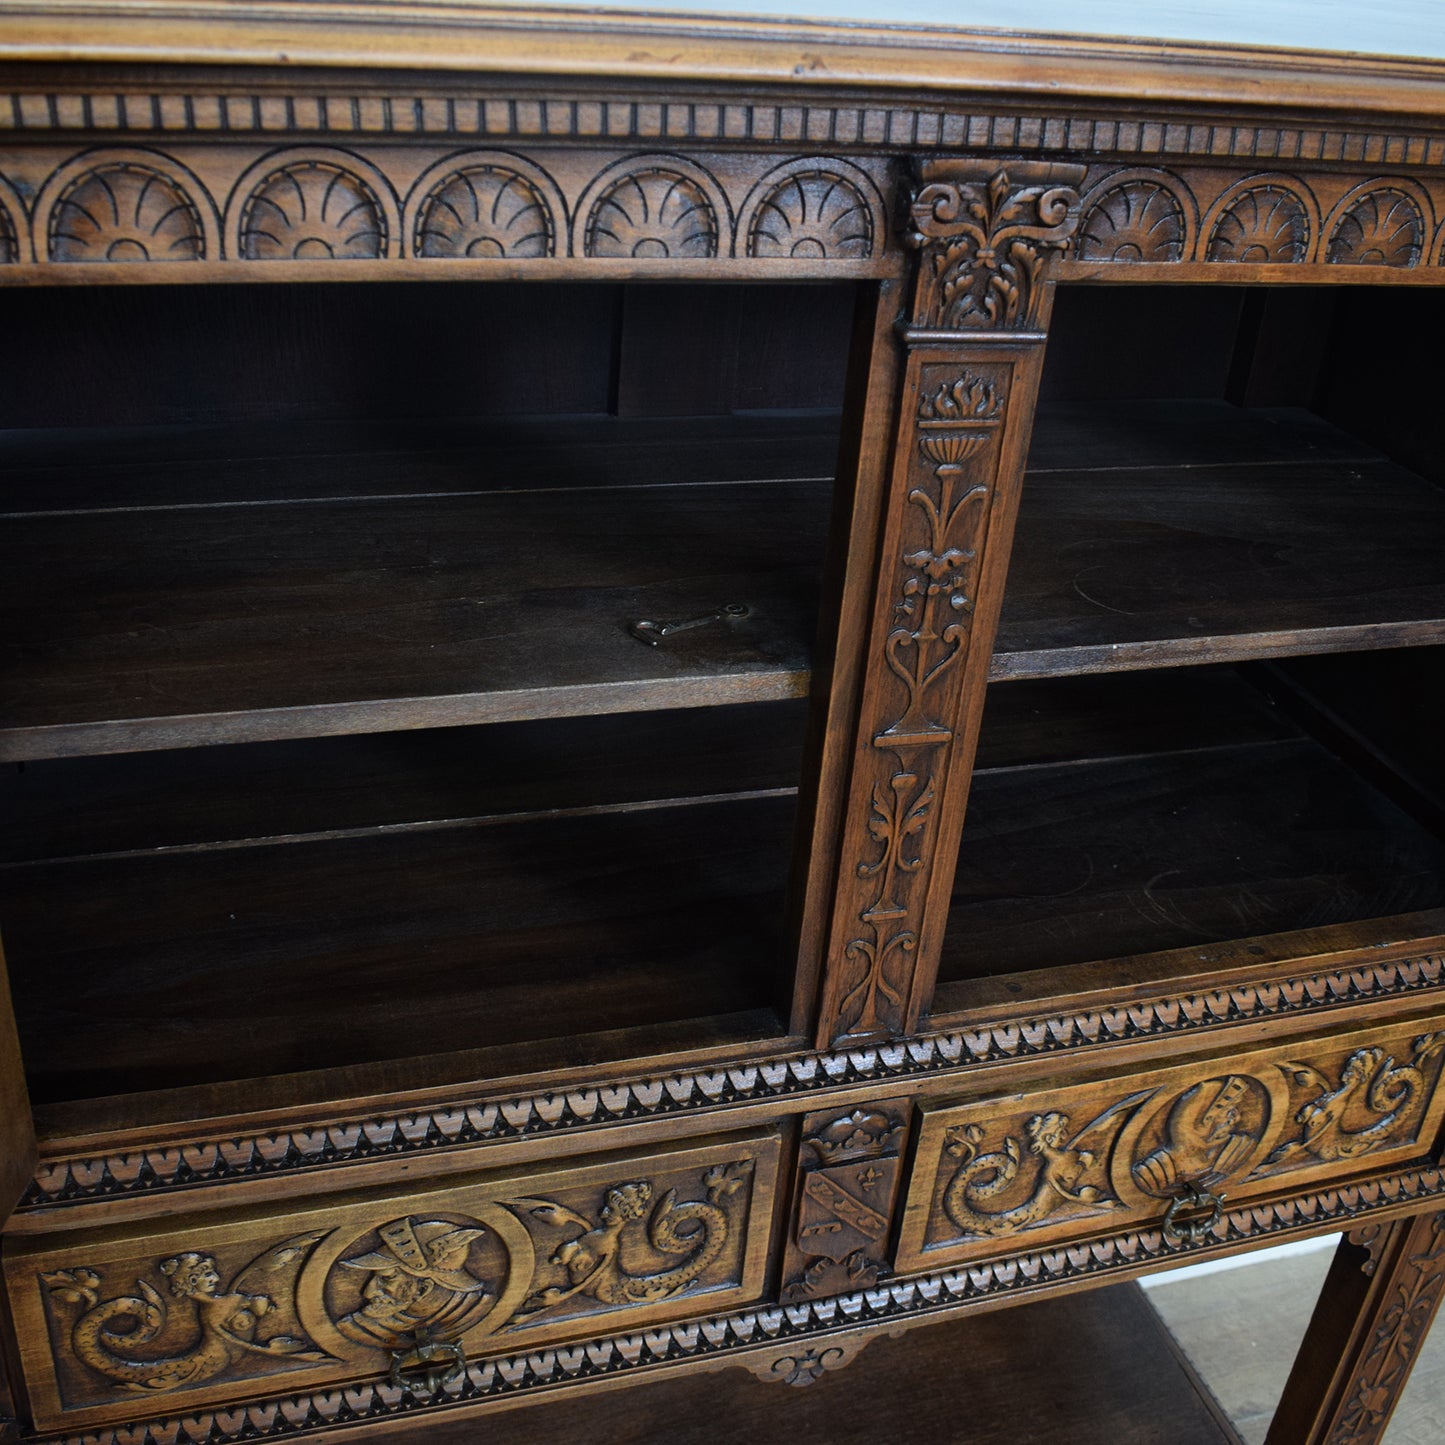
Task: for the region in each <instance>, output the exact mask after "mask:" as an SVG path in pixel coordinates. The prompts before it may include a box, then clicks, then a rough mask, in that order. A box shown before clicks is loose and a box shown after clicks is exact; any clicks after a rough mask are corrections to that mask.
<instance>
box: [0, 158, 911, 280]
mask: <svg viewBox="0 0 1445 1445" xmlns="http://www.w3.org/2000/svg"><path fill="white" fill-rule="evenodd" d="M418 151H420V154H418ZM704 159H707V160H709V161H710V163H711V166H712V168H711V169H710V168H709V165H708V164H705V163H704ZM775 160H776V158H775V157H774V156H771V155H767V154H762V153H753V152H742V153H736V152H735V153H731V154H729V155H728V156H726V157H721V158H715V157H709V158H695V157H689V156H683V155H678V154H675V153H672V152H664V151H656V152H653V151H649V152H642V153H637V154H623V155H620V156H619V155H618V153H617V152H616V150H612V151H599V152H598V153H597V154H595V155H591V154H587V153H584V154H583V155H582V156H580V157H579V156H571V157H566V158H565V159H564V160H562V161H561V162H560V163H559V162H558V161H556V160H553V159H550V158H549V156H548V154H547V153H542V154H540V155H539V157H536V158H534V157H532V156H523V155H520V154H517V153H515V152H513V151H510V150H496V149H472V150H461V151H452V152H450V153H448V154H446V155H441V156H439V155H438V154H437V153H436V151H434V150H431V149H430V148H428V149H426V150H420V148H418V149H417V150H408V149H406V148H399V147H395V146H390V147H388V146H376V147H368V148H367V149H366V150H365V151H364V152H362V151H358V150H353V149H349V148H345V147H340V146H321V145H303V146H281V147H274V148H271V149H268V150H265V151H260V150H257V149H256V148H254V147H252V146H249V145H248V146H246V147H245V148H241V147H236V148H235V149H233V150H232V151H231V152H230V153H229V154H228V155H218V153H217V152H215V151H214V150H212V151H209V152H204V153H203V152H197V151H194V150H193V149H192V148H190V147H188V146H187V145H186V144H185V143H184V142H181V143H179V144H177V145H176V146H175V147H174V152H173V153H172V152H171V151H161V150H159V149H155V150H152V149H143V148H136V147H123V146H114V147H98V148H90V149H87V150H85V151H82V152H79V153H77V154H75V155H71V156H66V157H65V158H64V159H63V160H61V161H60V162H59V163H58V164H57V163H55V162H53V161H52V160H51V159H50V157H49V152H48V151H44V152H37V154H36V155H35V156H34V157H31V156H27V155H25V154H23V153H22V154H19V155H16V156H14V158H13V159H12V160H11V162H10V169H11V170H12V171H13V172H14V176H13V179H12V178H7V177H6V176H4V175H0V227H3V226H4V224H5V221H4V218H5V217H6V216H8V218H9V220H10V221H11V222H12V229H13V231H14V235H15V246H14V248H13V249H15V250H16V251H17V253H18V254H17V255H16V256H15V257H14V258H13V259H16V260H20V261H23V262H30V263H34V262H35V261H36V260H37V258H39V260H40V261H41V262H43V263H46V264H55V265H60V264H65V263H66V262H69V261H74V260H81V259H86V260H93V259H103V260H111V261H125V262H130V263H131V264H139V265H144V264H149V263H151V262H154V261H156V260H159V259H162V258H163V253H162V251H161V250H160V248H157V247H151V248H150V250H151V253H152V254H146V253H145V252H144V251H143V250H142V248H141V247H140V246H139V245H136V244H133V243H132V244H129V245H125V246H118V247H110V246H108V245H107V246H106V247H100V245H99V241H98V240H97V239H96V238H97V235H98V234H99V232H100V230H101V227H99V226H98V225H97V224H96V223H95V219H94V218H90V217H82V221H83V229H84V230H85V232H86V234H85V236H84V237H82V238H81V240H79V241H76V242H74V244H72V245H71V246H70V248H69V249H70V250H71V251H72V252H79V250H80V249H81V246H82V243H85V244H88V245H89V247H90V250H91V251H92V252H94V253H95V254H91V255H81V254H68V255H67V254H59V253H56V252H55V251H54V248H53V247H52V246H51V244H50V242H51V233H52V232H53V231H54V230H55V218H56V215H57V207H60V206H64V205H65V204H66V198H67V196H68V195H69V193H70V192H71V191H72V190H73V189H74V187H75V186H76V185H80V184H84V182H85V179H86V177H88V176H91V175H94V174H97V173H104V172H106V171H110V172H113V173H114V174H116V175H119V176H121V177H122V178H123V179H125V180H126V181H127V183H128V187H129V188H128V190H127V195H129V194H130V193H132V192H137V191H138V190H139V186H138V185H137V184H136V183H135V182H136V178H137V177H139V178H140V182H141V183H142V184H143V182H144V179H145V177H144V175H143V174H142V172H144V173H153V174H154V176H155V178H156V180H157V182H158V183H159V184H160V186H161V187H162V188H165V189H168V190H169V191H171V192H174V196H173V200H174V202H175V204H174V205H173V206H171V207H169V208H167V207H165V206H157V204H156V199H155V192H154V189H152V191H150V192H145V193H143V201H144V204H145V206H146V208H147V216H146V219H147V220H150V219H151V218H152V217H151V213H152V212H155V214H156V215H158V216H160V217H161V219H162V221H163V222H164V223H165V225H166V226H167V227H168V228H169V229H168V232H167V235H166V236H165V237H163V238H162V239H164V240H165V241H166V242H168V243H172V242H175V240H176V238H175V237H174V236H172V235H171V234H170V232H171V231H176V230H177V228H178V227H179V228H180V229H182V230H183V229H184V223H186V220H187V217H191V218H193V219H192V221H191V228H192V230H193V231H194V233H195V236H196V238H197V239H196V242H195V244H194V245H192V246H191V247H190V248H189V252H188V253H187V254H188V255H190V256H192V257H195V258H197V259H205V260H207V261H223V262H227V263H233V264H234V263H240V264H242V265H245V266H247V267H250V266H252V265H254V264H255V263H257V262H261V261H271V260H285V261H292V262H294V261H323V262H324V261H341V260H356V259H362V260H370V261H373V262H375V261H391V262H401V261H406V262H412V263H415V262H418V261H420V262H427V261H430V260H433V259H438V258H441V259H446V260H450V261H457V260H463V261H471V262H475V263H477V264H478V265H480V266H485V265H486V264H487V262H488V261H489V260H499V259H507V260H510V261H516V260H525V261H532V262H537V261H547V260H557V259H562V258H568V259H572V260H583V259H591V258H594V257H595V258H597V259H601V260H618V259H623V260H638V261H643V262H647V261H653V262H655V261H666V260H671V259H682V260H688V261H693V262H697V261H715V262H719V263H721V262H727V263H734V264H735V263H737V262H739V261H741V262H742V263H744V264H745V265H746V264H747V263H749V262H753V261H756V262H758V263H760V264H770V265H773V264H776V263H778V262H782V263H784V264H786V263H787V262H788V260H789V259H792V260H795V261H796V262H797V264H799V265H800V266H809V265H811V266H815V267H816V266H817V265H818V263H820V262H825V263H826V262H834V263H839V264H845V265H852V266H855V267H857V266H862V267H864V268H865V274H874V273H876V272H878V271H879V270H880V269H886V268H888V267H890V266H891V267H893V268H896V267H897V265H898V264H900V261H901V256H900V252H899V250H898V248H897V247H896V246H895V245H893V244H892V243H891V242H890V237H889V232H888V227H887V223H886V216H887V207H886V204H885V201H884V197H883V195H882V194H881V191H880V180H875V178H874V177H873V176H872V175H870V174H869V172H868V171H867V170H865V169H864V168H862V167H861V166H858V165H856V164H854V163H852V162H849V161H845V160H841V159H838V158H836V157H829V156H815V155H808V156H806V157H803V158H801V159H798V160H793V161H789V162H786V163H785V164H783V165H781V166H779V165H777V164H775ZM188 162H189V164H188ZM579 162H580V164H579ZM549 167H551V169H550V170H549ZM875 169H879V167H878V166H877V164H876V163H875ZM237 170H239V171H240V174H239V176H238V177H237V176H236V175H235V172H236V171H237ZM418 170H420V174H419V175H417V174H416V172H417V171H418ZM553 171H555V172H556V174H555V175H554V174H553V173H552V172H553ZM122 189H125V188H124V187H123V188H122ZM32 190H33V191H38V199H37V203H36V205H35V207H34V211H33V214H30V213H28V212H27V208H26V207H25V205H24V204H23V203H21V201H20V199H19V198H20V196H21V195H22V194H29V193H30V192H31V191H32ZM11 197H14V200H13V203H12V202H11V199H10V198H11ZM780 197H781V199H779V198H780ZM121 199H122V202H123V203H124V201H125V197H124V196H122V198H121ZM133 199H134V196H132V200H133ZM770 203H773V204H774V209H775V210H777V212H778V216H779V218H780V219H779V226H780V227H782V228H784V229H786V226H787V225H788V224H789V223H790V222H791V224H792V225H793V226H794V228H795V230H796V234H795V235H790V236H789V237H788V238H786V239H787V240H788V241H789V243H790V244H788V245H786V246H782V245H779V244H774V245H772V246H771V248H769V247H766V246H764V247H758V246H750V244H749V240H750V238H751V237H752V236H753V230H754V229H756V222H757V218H758V216H759V214H760V212H761V210H762V209H763V208H764V207H766V206H768V205H769V204H770ZM739 206H741V208H742V221H743V225H742V226H741V227H740V226H739V225H738V224H737V220H738V215H739V210H738V208H739ZM810 208H812V209H810ZM92 209H94V208H93V207H92ZM106 209H107V211H108V212H109V211H114V210H116V208H115V207H113V206H108V207H107V208H106ZM122 209H123V206H122ZM792 212H797V214H796V215H792V214H791V213H792ZM106 219H108V221H109V222H110V229H111V230H116V229H117V224H118V222H119V221H120V219H121V217H120V216H119V214H118V212H117V213H116V214H115V215H108V216H107V218H106ZM132 219H134V218H132ZM132 229H134V227H132ZM774 229H775V230H776V229H777V227H775V228H774ZM770 234H771V233H770ZM105 239H106V240H107V241H109V240H110V239H111V238H110V237H109V235H108V234H107V236H106V238H105ZM180 239H181V240H182V241H184V240H185V237H181V238H180ZM774 240H776V237H775V238H774ZM185 249H186V248H185V247H184V246H180V247H179V248H178V247H177V246H176V245H172V246H171V249H170V251H169V253H168V254H169V256H171V257H172V258H174V257H175V256H177V255H179V254H181V252H182V251H184V250H185ZM254 274H257V275H259V274H260V273H254ZM155 279H157V280H162V279H165V280H176V279H182V278H181V277H180V276H179V274H178V273H176V272H174V271H169V272H167V273H166V274H165V275H161V274H160V273H157V274H156V277H155Z"/></svg>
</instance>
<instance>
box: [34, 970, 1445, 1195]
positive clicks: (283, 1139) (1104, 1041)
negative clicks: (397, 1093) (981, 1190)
mask: <svg viewBox="0 0 1445 1445" xmlns="http://www.w3.org/2000/svg"><path fill="white" fill-rule="evenodd" d="M1442 986H1445V957H1442V956H1440V955H1439V954H1433V953H1424V954H1416V955H1411V954H1409V953H1408V952H1403V953H1402V955H1401V956H1399V957H1396V958H1389V957H1385V958H1372V959H1370V960H1369V962H1368V963H1363V964H1348V963H1347V964H1344V965H1342V966H1339V967H1334V968H1329V969H1324V970H1321V971H1316V972H1306V973H1295V974H1280V973H1278V972H1274V973H1273V974H1272V975H1271V976H1270V977H1269V978H1268V979H1264V980H1258V979H1256V980H1254V981H1248V982H1240V983H1234V984H1229V983H1220V984H1219V985H1218V986H1203V987H1200V986H1196V987H1191V988H1188V989H1182V990H1181V989H1172V988H1161V989H1160V990H1159V991H1158V992H1157V993H1155V994H1152V995H1151V996H1149V997H1147V998H1136V999H1133V1000H1132V1001H1130V1002H1129V1003H1127V1004H1117V1005H1109V1006H1106V1007H1101V1008H1096V1009H1089V1008H1081V1009H1078V1010H1075V1011H1070V1012H1064V1013H1052V1012H1028V1011H1015V1012H999V1013H996V1014H989V1015H986V1016H984V1017H981V1018H979V1019H977V1020H975V1021H974V1022H973V1023H972V1024H970V1026H969V1027H968V1028H966V1029H953V1030H944V1031H935V1032H926V1033H921V1034H918V1035H917V1036H915V1037H913V1038H911V1039H909V1040H908V1041H906V1042H898V1043H893V1044H888V1045H885V1046H882V1047H874V1046H870V1045H859V1046H850V1047H846V1048H840V1049H829V1050H803V1051H801V1052H798V1053H794V1054H788V1055H783V1056H781V1057H779V1058H777V1059H775V1060H772V1061H770V1062H766V1063H762V1064H756V1065H733V1066H729V1067H727V1068H721V1069H717V1070H685V1071H682V1072H680V1073H676V1074H672V1075H669V1076H667V1077H666V1078H665V1079H663V1078H658V1077H655V1076H651V1075H641V1076H637V1077H634V1078H630V1079H619V1080H614V1081H611V1082H610V1083H608V1084H607V1085H606V1086H605V1087H602V1088H587V1087H580V1088H577V1089H573V1090H568V1091H564V1092H556V1091H551V1092H546V1093H530V1094H515V1095H504V1096H501V1097H499V1098H492V1099H482V1100H476V1099H459V1100H452V1101H447V1102H444V1103H441V1104H436V1105H432V1106H430V1107H428V1108H426V1109H420V1110H413V1111H411V1112H408V1113H406V1114H394V1113H393V1114H387V1113H381V1114H375V1115H367V1116H364V1117H362V1118H354V1119H341V1120H337V1119H331V1120H326V1121H308V1122H303V1123H301V1124H296V1125H293V1126H291V1127H288V1128H278V1129H275V1130H272V1131H270V1132H267V1133H264V1134H262V1133H251V1134H246V1133H239V1134H233V1135H227V1136H226V1137H225V1138H223V1139H220V1140H217V1139H215V1138H211V1137H197V1138H192V1139H182V1140H181V1141H180V1142H171V1141H168V1142H166V1143H163V1144H154V1145H143V1146H139V1147H136V1148H134V1149H131V1150H128V1151H125V1152H115V1153H111V1154H81V1153H77V1154H62V1155H58V1156H57V1155H52V1156H51V1157H50V1158H48V1159H45V1160H43V1161H42V1163H41V1165H40V1167H39V1169H38V1170H37V1173H36V1177H35V1180H34V1182H33V1183H32V1185H31V1188H30V1190H29V1192H28V1193H27V1195H26V1197H25V1200H24V1201H23V1202H22V1205H21V1209H22V1211H23V1212H31V1211H39V1210H49V1211H53V1210H55V1209H57V1208H60V1209H70V1210H78V1211H81V1212H83V1211H84V1210H85V1209H86V1208H87V1207H88V1206H89V1204H90V1202H91V1201H97V1202H103V1201H106V1200H111V1199H118V1198H125V1197H127V1196H145V1195H147V1194H155V1193H164V1192H171V1191H184V1190H186V1189H188V1188H191V1187H194V1186H196V1185H205V1184H211V1183H217V1182H220V1181H223V1180H230V1179H247V1178H249V1179H255V1178H265V1177H284V1176H286V1175H287V1174H289V1173H293V1172H295V1171H296V1170H301V1169H315V1168H318V1167H324V1166H327V1165H348V1164H353V1163H357V1162H360V1161H364V1160H369V1159H389V1158H407V1157H411V1158H418V1157H422V1156H425V1155H427V1154H429V1153H434V1152H437V1151H443V1150H448V1149H454V1148H457V1147H459V1146H464V1145H473V1144H487V1143H500V1142H505V1141H509V1140H515V1139H524V1138H538V1137H544V1136H553V1135H565V1134H568V1133H572V1132H575V1131H580V1130H585V1129H590V1128H594V1127H596V1126H598V1125H605V1124H611V1123H615V1122H618V1121H620V1120H631V1119H642V1118H654V1119H656V1118H671V1117H676V1116H680V1115H687V1114H689V1113H697V1112H699V1111H703V1110H707V1111H712V1110H715V1109H716V1108H718V1106H719V1105H740V1106H741V1105H748V1104H754V1103H759V1102H763V1101H771V1100H777V1099H787V1098H798V1099H806V1098H807V1097H808V1096H810V1095H816V1094H818V1093H821V1092H823V1091H824V1090H826V1089H828V1088H830V1087H832V1086H834V1085H853V1084H864V1085H876V1084H882V1083H886V1082H889V1081H893V1080H899V1079H905V1078H906V1079H917V1080H932V1081H933V1087H935V1088H937V1086H938V1081H939V1080H942V1079H947V1078H951V1077H958V1076H965V1077H966V1075H967V1072H968V1071H969V1070H970V1069H973V1068H977V1067H981V1066H986V1065H989V1064H994V1063H998V1062H1001V1061H1006V1060H1009V1059H1018V1058H1024V1057H1039V1056H1043V1055H1057V1056H1059V1057H1069V1056H1071V1055H1077V1054H1079V1053H1081V1052H1083V1053H1087V1052H1088V1051H1090V1050H1092V1049H1095V1048H1099V1047H1108V1046H1110V1045H1113V1044H1116V1043H1118V1042H1120V1041H1121V1040H1125V1039H1141V1038H1152V1039H1166V1038H1178V1039H1187V1038H1189V1036H1190V1035H1193V1034H1207V1033H1208V1032H1209V1031H1210V1030H1212V1029H1216V1028H1219V1027H1221V1026H1223V1025H1228V1024H1236V1023H1243V1022H1248V1021H1261V1020H1279V1019H1286V1018H1289V1017H1292V1016H1295V1015H1299V1014H1310V1013H1318V1014H1322V1015H1323V1014H1328V1013H1329V1012H1330V1011H1331V1010H1333V1009H1338V1008H1345V1007H1353V1006H1356V1005H1359V1004H1363V1003H1370V1002H1376V1003H1378V1002H1382V1001H1387V1000H1394V1001H1396V1002H1397V1003H1399V1004H1402V1005H1404V1004H1405V1003H1406V1002H1407V1001H1408V1000H1410V999H1411V998H1412V997H1415V998H1418V997H1421V996H1424V997H1429V996H1434V995H1436V994H1438V993H1439V991H1440V990H1441V988H1442Z"/></svg>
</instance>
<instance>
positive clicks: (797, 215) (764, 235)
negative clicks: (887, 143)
mask: <svg viewBox="0 0 1445 1445" xmlns="http://www.w3.org/2000/svg"><path fill="white" fill-rule="evenodd" d="M747 245H748V255H749V256H767V257H772V256H779V257H789V258H792V259H797V258H800V257H808V258H820V257H825V256H826V257H833V258H836V259H839V260H848V261H858V260H866V259H867V258H868V257H869V256H871V255H872V254H873V211H872V207H871V206H870V205H869V204H868V200H867V198H866V197H865V196H864V195H863V193H862V191H861V190H860V189H859V187H858V185H856V184H855V183H854V182H853V181H851V180H849V179H847V178H846V177H845V176H843V175H840V174H839V173H838V172H837V171H833V170H825V169H818V170H804V171H795V172H794V173H793V174H792V175H790V176H788V177H787V179H785V180H783V181H781V182H779V183H778V184H776V185H774V186H773V188H772V189H771V190H770V191H768V193H767V195H765V196H764V197H763V199H762V201H761V202H760V203H759V205H758V208H757V210H756V211H755V212H754V214H753V219H752V224H751V225H750V226H749V228H748V241H747Z"/></svg>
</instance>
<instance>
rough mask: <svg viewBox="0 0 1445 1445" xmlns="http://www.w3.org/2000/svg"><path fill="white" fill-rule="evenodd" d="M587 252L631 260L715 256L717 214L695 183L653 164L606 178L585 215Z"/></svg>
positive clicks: (685, 175) (687, 176) (691, 179)
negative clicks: (603, 185) (606, 180)
mask: <svg viewBox="0 0 1445 1445" xmlns="http://www.w3.org/2000/svg"><path fill="white" fill-rule="evenodd" d="M584 245H585V250H586V254H587V255H589V256H599V257H624V258H626V257H630V258H633V259H636V260H644V259H647V260H657V259H663V258H669V259H689V258H702V257H708V256H716V255H717V253H718V218H717V214H716V212H715V211H714V208H713V204H712V202H711V201H710V200H709V199H708V196H707V192H706V191H705V190H704V189H703V186H702V185H701V183H700V182H699V181H697V180H695V179H694V178H693V177H691V176H689V175H687V174H685V173H684V172H683V171H682V170H680V169H678V170H674V169H671V168H669V167H667V166H664V165H655V166H648V167H645V168H641V169H638V170H632V171H627V172H625V173H624V174H622V175H620V176H618V177H617V178H616V179H615V180H613V181H612V182H610V183H609V184H608V185H607V186H606V187H605V189H604V190H603V191H602V193H601V194H600V195H599V196H598V197H597V199H596V200H595V201H594V202H593V204H592V209H591V211H590V212H589V214H588V217H587V228H586V236H585V243H584Z"/></svg>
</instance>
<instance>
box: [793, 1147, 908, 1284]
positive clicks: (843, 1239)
mask: <svg viewBox="0 0 1445 1445" xmlns="http://www.w3.org/2000/svg"><path fill="white" fill-rule="evenodd" d="M897 1172H898V1160H897V1159H865V1160H863V1161H862V1162H861V1163H857V1164H843V1165H838V1166H835V1167H833V1168H831V1169H814V1170H812V1171H811V1172H810V1173H809V1174H807V1175H806V1176H805V1178H804V1180H803V1198H802V1203H801V1205H800V1207H799V1210H798V1244H799V1245H800V1246H801V1247H802V1248H803V1249H805V1250H807V1251H808V1252H809V1253H810V1254H819V1255H823V1256H824V1257H826V1258H827V1259H831V1260H836V1261H838V1262H840V1263H841V1262H842V1261H843V1260H845V1259H846V1258H847V1257H848V1256H849V1255H850V1254H852V1253H853V1252H854V1251H855V1250H859V1249H866V1250H869V1251H870V1252H876V1251H877V1248H878V1242H879V1240H881V1239H882V1238H883V1236H884V1235H885V1234H886V1233H887V1231H888V1215H887V1213H886V1212H885V1211H886V1210H887V1208H888V1201H889V1200H890V1199H891V1198H892V1197H893V1180H894V1177H895V1176H896V1175H897Z"/></svg>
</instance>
